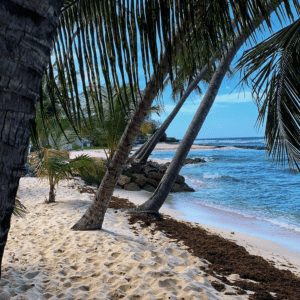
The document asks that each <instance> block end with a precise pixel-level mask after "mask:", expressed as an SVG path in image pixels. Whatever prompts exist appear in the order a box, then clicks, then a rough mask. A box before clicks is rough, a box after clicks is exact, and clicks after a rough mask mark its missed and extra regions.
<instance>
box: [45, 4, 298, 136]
mask: <svg viewBox="0 0 300 300" xmlns="http://www.w3.org/2000/svg"><path fill="white" fill-rule="evenodd" d="M281 2H282V1H280V0H272V1H270V2H267V1H263V0H235V1H233V0H230V1H227V0H219V1H206V0H204V1H199V0H182V1H177V0H171V1H164V0H163V1H158V0H154V1H153V0H143V1H132V0H131V1H130V0H118V1H116V0H109V1H98V0H84V1H79V0H78V1H75V0H66V1H65V3H64V6H63V8H62V14H61V18H60V23H59V26H58V31H57V37H56V40H55V43H54V50H53V58H52V60H51V61H50V65H49V72H47V82H48V83H49V84H48V86H49V96H50V99H51V101H52V103H53V104H54V101H59V103H60V106H61V108H62V109H63V110H64V111H65V115H66V117H67V119H68V120H69V123H70V124H71V125H72V126H73V129H74V132H76V133H77V134H78V135H79V136H80V131H81V129H82V127H86V128H87V127H89V126H90V127H91V126H92V125H91V124H93V122H94V121H93V117H92V112H93V111H97V116H98V118H99V120H100V121H101V122H102V121H103V120H104V118H103V106H104V99H103V98H102V95H101V93H99V92H98V88H97V87H100V86H102V85H105V86H106V89H107V94H108V100H109V102H110V101H111V99H112V98H113V97H112V95H113V89H114V88H117V89H118V90H120V89H121V88H122V87H124V86H126V85H128V86H129V87H130V88H129V90H126V91H125V93H124V94H121V96H120V97H119V98H118V101H119V104H120V107H122V109H123V108H125V107H126V106H128V105H129V102H130V98H131V99H132V101H133V105H134V106H136V104H137V103H138V101H139V97H138V95H139V93H140V89H141V88H142V87H140V86H139V82H140V81H139V79H140V77H141V74H140V70H139V68H140V63H139V55H141V57H142V69H143V71H144V79H145V82H146V83H147V82H148V80H149V77H150V76H151V74H150V73H151V72H152V75H153V74H154V76H155V78H156V85H157V87H158V88H159V90H162V88H163V80H162V77H161V70H162V64H161V60H162V57H163V55H164V53H167V54H168V65H169V76H170V80H171V81H173V77H174V76H173V71H172V66H173V65H176V64H177V62H178V57H177V56H176V52H175V44H176V43H177V42H178V43H177V44H179V45H180V47H181V52H182V53H185V57H184V59H185V61H187V62H193V61H194V58H193V51H191V50H189V49H191V45H192V39H193V41H194V42H193V43H194V45H195V49H197V51H196V52H197V53H200V51H198V49H202V58H203V61H205V60H206V61H207V62H208V60H209V57H210V49H211V48H213V49H221V52H222V51H225V50H226V47H227V45H226V44H225V45H224V44H223V41H224V40H225V41H230V40H232V39H233V37H234V35H235V33H236V31H238V32H241V31H243V30H247V29H248V28H249V27H251V26H252V25H253V23H252V18H253V17H254V20H255V17H256V16H258V15H259V14H260V13H262V15H263V16H264V17H265V20H266V24H267V26H268V27H269V28H271V21H270V15H269V9H268V8H269V5H273V6H274V7H278V5H279V4H280V3H281ZM294 2H295V3H296V4H297V1H296V0H295V1H294ZM270 3H272V4H270ZM284 3H285V8H286V11H283V9H282V8H278V9H277V14H278V16H284V15H285V14H286V15H288V16H289V17H291V16H292V14H291V11H290V7H289V1H284ZM232 15H234V21H233V22H232V20H231V18H232ZM178 33H179V34H178ZM174 40H176V43H173V42H174ZM54 64H55V66H56V70H54ZM77 71H78V72H79V78H80V80H79V82H78V78H77V73H76V72H77ZM56 76H58V81H59V82H55V77H56ZM59 91H60V92H59ZM81 92H83V95H84V101H85V108H86V113H84V111H83V108H82V98H81V99H80V97H79V95H80V93H81ZM89 94H90V95H91V97H90V96H89ZM110 105H111V109H113V105H112V104H110ZM56 121H57V122H58V123H59V122H60V119H59V118H58V117H57V118H56ZM61 129H62V130H63V128H61Z"/></svg>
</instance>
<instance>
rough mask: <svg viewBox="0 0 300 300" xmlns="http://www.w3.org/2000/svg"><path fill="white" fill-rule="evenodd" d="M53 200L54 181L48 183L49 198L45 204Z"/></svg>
mask: <svg viewBox="0 0 300 300" xmlns="http://www.w3.org/2000/svg"><path fill="white" fill-rule="evenodd" d="M54 202H55V186H54V183H51V184H50V191H49V199H48V200H47V201H46V202H45V203H47V204H49V203H54Z"/></svg>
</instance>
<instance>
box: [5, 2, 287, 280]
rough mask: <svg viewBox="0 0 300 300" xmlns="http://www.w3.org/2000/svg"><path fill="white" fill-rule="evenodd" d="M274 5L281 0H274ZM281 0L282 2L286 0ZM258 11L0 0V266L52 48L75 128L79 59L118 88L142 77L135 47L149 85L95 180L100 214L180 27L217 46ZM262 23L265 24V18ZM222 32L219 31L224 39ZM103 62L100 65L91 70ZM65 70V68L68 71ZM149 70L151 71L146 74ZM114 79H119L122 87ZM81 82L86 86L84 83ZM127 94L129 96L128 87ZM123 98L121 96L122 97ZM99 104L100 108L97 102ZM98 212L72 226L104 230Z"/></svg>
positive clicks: (214, 5) (258, 7) (229, 6)
mask: <svg viewBox="0 0 300 300" xmlns="http://www.w3.org/2000/svg"><path fill="white" fill-rule="evenodd" d="M273 3H274V5H276V4H277V3H279V0H274V1H273ZM285 4H286V5H288V3H287V2H285ZM260 11H262V13H263V14H264V16H266V17H267V15H268V9H267V4H266V2H265V1H263V0H246V1H245V0H235V1H227V0H219V1H205V0H204V1H198V0H181V1H177V0H171V1H156V0H143V1H139V0H137V1H125V0H118V1H116V0H110V1H99V0H82V1H78V0H65V1H63V0H39V1H36V0H24V1H21V2H20V1H13V0H2V1H1V4H0V15H1V21H0V44H1V47H0V99H1V100H0V132H1V135H0V189H1V193H0V205H1V208H2V209H1V214H0V264H1V262H2V257H3V251H4V247H5V244H6V240H7V235H8V231H9V228H10V219H11V214H12V211H13V208H14V204H15V196H16V193H17V189H18V185H19V179H20V176H21V174H22V173H23V166H24V164H25V162H26V154H25V153H27V152H28V151H27V149H28V145H29V137H30V128H31V125H32V123H33V120H34V118H35V111H36V107H37V103H38V100H39V95H40V83H41V80H42V76H43V72H44V70H45V67H46V65H47V64H48V63H49V61H51V56H50V55H51V51H52V49H53V52H52V53H53V55H55V56H57V58H58V59H56V60H57V61H58V62H59V64H58V65H59V66H60V69H58V70H57V74H58V75H59V77H60V78H61V82H62V86H66V85H67V84H68V85H69V87H70V91H71V94H70V97H71V102H70V103H69V102H68V103H67V102H62V107H63V109H64V110H65V111H66V113H67V117H68V119H69V120H70V123H71V124H72V126H73V127H74V130H77V128H81V124H82V122H85V121H84V118H83V117H82V109H81V107H80V101H79V100H78V98H79V97H78V95H79V93H78V88H76V82H75V81H74V78H75V75H74V74H75V73H76V70H75V69H76V64H77V61H78V64H80V66H79V68H80V73H81V76H85V71H88V73H87V76H88V77H89V75H91V76H90V81H92V82H95V83H97V84H98V85H99V84H100V81H101V79H100V75H101V76H102V77H101V78H103V77H104V80H105V84H106V86H107V87H109V86H110V83H111V82H114V85H116V86H122V85H123V86H124V85H125V84H126V83H127V82H126V81H128V83H129V84H130V85H131V86H132V87H133V86H134V85H135V86H138V79H139V76H140V74H139V61H138V55H139V53H141V54H142V61H143V64H142V65H143V69H144V75H145V76H144V77H145V79H146V83H147V84H146V89H145V90H144V95H143V99H141V101H139V102H138V103H137V102H136V103H135V107H136V110H135V113H134V115H133V116H132V117H131V121H130V122H129V123H128V125H127V128H126V130H125V133H124V134H123V136H122V138H121V141H120V144H119V147H118V148H117V150H116V152H115V155H114V157H113V159H112V161H111V164H110V166H109V168H108V172H107V176H105V177H104V180H103V181H102V183H103V182H105V183H103V185H102V184H101V186H100V189H99V193H98V196H97V199H96V200H95V202H97V203H102V204H101V205H100V206H99V205H96V207H95V208H96V209H100V210H102V214H104V213H105V211H106V209H105V208H106V207H107V205H106V204H107V203H108V202H109V199H110V197H111V195H112V191H113V188H114V186H115V184H116V180H117V179H118V176H119V174H120V173H121V169H122V166H123V164H124V163H125V162H126V160H127V157H128V155H129V153H130V150H131V148H132V145H133V143H134V140H135V138H136V135H137V133H138V131H139V128H140V125H141V123H142V121H143V119H144V117H145V115H146V113H147V111H148V109H149V108H150V107H151V104H152V102H153V97H155V96H154V95H157V91H158V90H159V89H160V86H161V83H162V82H163V80H164V78H165V74H167V73H169V70H170V69H171V65H172V64H173V63H175V62H176V54H177V53H178V49H179V48H184V47H185V45H186V42H187V40H186V33H187V32H190V31H193V32H195V35H197V36H198V40H199V43H205V41H207V40H208V39H209V40H210V41H211V42H212V43H213V46H214V47H215V48H217V49H218V48H219V46H220V45H219V41H220V40H221V39H222V38H224V35H225V36H227V37H228V38H229V36H233V35H234V30H233V27H232V24H231V22H230V18H231V16H232V13H233V14H234V16H235V23H236V24H237V28H238V30H239V31H240V32H241V31H243V30H244V29H245V26H247V25H249V22H250V19H251V16H252V15H254V16H255V15H257V14H258V13H259V12H260ZM195 16H197V18H195ZM267 21H268V25H270V19H269V18H267ZM195 22H200V23H201V25H202V26H201V28H202V29H201V32H196V31H195V30H194V29H195V26H194V24H195ZM197 27H198V26H197ZM20 32H22V34H20ZM2 33H3V34H2ZM228 38H226V37H225V40H228ZM75 39H76V41H75ZM74 41H75V42H74ZM139 41H140V43H138V42H139ZM211 42H210V43H211ZM158 43H160V45H159V46H157V44H158ZM53 47H54V48H53ZM96 49H97V50H98V52H97V50H96ZM165 49H166V51H165ZM164 51H165V52H164ZM73 53H76V54H77V56H76V58H78V60H75V59H74V55H73ZM163 53H165V54H163ZM100 64H101V71H100V70H99V67H98V66H99V65H100ZM50 65H51V64H50ZM151 66H152V68H151ZM63 67H64V68H65V69H67V70H68V73H67V76H66V77H65V78H64V76H65V74H66V73H65V72H63V70H62V68H63ZM85 68H86V69H85ZM150 70H153V72H154V73H153V76H152V77H151V75H150ZM54 76H55V74H54V72H53V68H51V67H50V68H49V72H48V77H49V79H50V81H49V85H50V88H51V89H50V90H51V91H53V90H54V89H56V86H55V84H54V83H53V78H54ZM154 77H155V78H154ZM119 79H120V80H119ZM120 82H123V83H122V84H119V83H120ZM82 84H83V85H84V84H85V81H83V82H82ZM83 90H86V88H83ZM67 91H68V89H67V88H65V89H64V93H67ZM72 91H74V93H72ZM131 93H132V94H133V96H135V94H134V91H133V89H132V92H131ZM95 94H96V93H95ZM96 97H97V96H96ZM66 98H67V97H64V99H66ZM98 99H99V97H98ZM123 103H126V97H125V98H124V102H123ZM87 105H89V104H88V102H87ZM97 107H98V110H99V113H100V112H101V105H97ZM71 112H73V113H71ZM100 115H101V114H100ZM88 119H89V118H88ZM111 179H112V181H111ZM106 185H107V187H108V188H107V189H106V188H105V187H106ZM105 190H107V192H105ZM100 194H101V195H102V196H100ZM100 215H101V213H100ZM98 217H99V213H96V214H95V215H93V214H91V215H90V217H87V218H86V216H85V219H87V220H89V221H91V222H90V224H91V225H90V226H86V223H85V222H83V223H82V226H78V227H77V228H82V229H95V228H101V226H102V221H101V217H100V219H99V218H98ZM0 268H1V266H0ZM0 275H1V274H0Z"/></svg>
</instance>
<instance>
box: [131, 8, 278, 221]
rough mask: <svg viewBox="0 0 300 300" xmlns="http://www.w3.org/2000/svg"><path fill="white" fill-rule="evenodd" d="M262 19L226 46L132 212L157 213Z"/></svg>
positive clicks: (272, 9) (271, 9)
mask: <svg viewBox="0 0 300 300" xmlns="http://www.w3.org/2000/svg"><path fill="white" fill-rule="evenodd" d="M269 7H270V13H272V12H273V11H274V8H273V7H272V6H269ZM263 20H264V19H263V17H262V16H261V18H260V22H259V23H254V22H253V23H252V25H253V26H252V28H251V30H249V32H248V34H247V35H246V34H245V35H239V36H238V37H237V38H236V40H235V43H234V44H233V45H232V46H230V47H229V48H228V51H227V53H226V54H225V55H224V57H223V58H222V60H221V61H220V63H219V65H218V68H217V70H216V71H215V73H214V75H213V77H212V80H211V82H210V84H209V87H208V89H207V92H206V94H205V96H204V98H203V100H202V102H201V104H200V106H199V108H198V109H197V112H196V114H195V116H194V118H193V120H192V122H191V124H190V126H189V128H188V130H187V132H186V134H185V135H184V137H183V139H182V141H181V143H180V145H179V147H178V149H177V151H176V153H175V156H174V157H173V159H172V162H171V164H170V165H169V167H168V169H167V171H166V172H165V174H164V176H163V178H162V180H161V181H160V183H159V185H158V187H157V188H156V190H155V191H154V193H153V195H152V196H151V197H150V198H149V199H148V200H147V201H146V202H145V203H143V204H142V205H140V206H139V207H138V208H137V209H135V210H134V211H133V212H140V213H145V214H149V215H153V216H155V215H158V212H159V209H160V208H161V206H162V205H163V203H164V202H165V200H166V198H167V196H168V194H169V192H170V191H171V189H172V187H173V184H174V183H175V180H176V178H177V176H178V174H179V172H180V170H181V168H182V166H183V163H184V161H185V159H186V157H187V155H188V153H189V151H190V149H191V147H192V145H193V143H194V141H195V139H196V137H197V135H198V133H199V131H200V129H201V127H202V125H203V123H204V121H205V119H206V117H207V115H208V113H209V111H210V109H211V107H212V105H213V103H214V101H215V98H216V96H217V94H218V91H219V88H220V86H221V84H222V81H223V78H224V76H225V75H226V72H227V70H228V68H229V66H230V64H231V62H232V60H233V58H234V57H235V55H236V53H237V52H238V50H239V49H240V48H241V46H242V45H243V43H244V42H245V41H246V39H247V38H248V37H249V36H250V34H251V33H252V32H254V30H255V29H256V28H257V27H258V26H259V25H260V24H261V23H262V22H263Z"/></svg>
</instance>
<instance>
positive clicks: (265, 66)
mask: <svg viewBox="0 0 300 300" xmlns="http://www.w3.org/2000/svg"><path fill="white" fill-rule="evenodd" d="M299 50H300V20H297V21H296V22H294V23H292V24H291V25H289V26H287V27H285V28H284V29H282V30H280V31H279V32H277V33H276V34H274V35H272V36H271V37H270V38H268V39H267V40H265V41H264V42H262V43H260V44H258V45H257V46H255V47H254V48H252V49H250V50H248V51H246V52H245V53H244V54H243V56H242V58H241V59H240V60H239V62H238V65H237V67H236V69H235V71H237V70H242V69H243V70H244V77H243V79H242V82H243V83H245V84H248V85H249V84H250V82H253V90H254V97H255V101H256V103H257V106H258V109H259V116H258V125H262V124H263V123H264V121H266V129H265V139H266V142H267V145H268V154H269V156H271V157H272V158H273V159H274V160H276V161H277V162H278V163H280V164H281V165H282V166H283V167H284V164H285V161H286V160H287V161H288V165H289V168H290V169H291V170H292V171H295V170H298V171H300V94H299V93H300V92H299V91H300V57H299ZM252 74H254V77H253V78H252V77H251V75H252Z"/></svg>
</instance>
